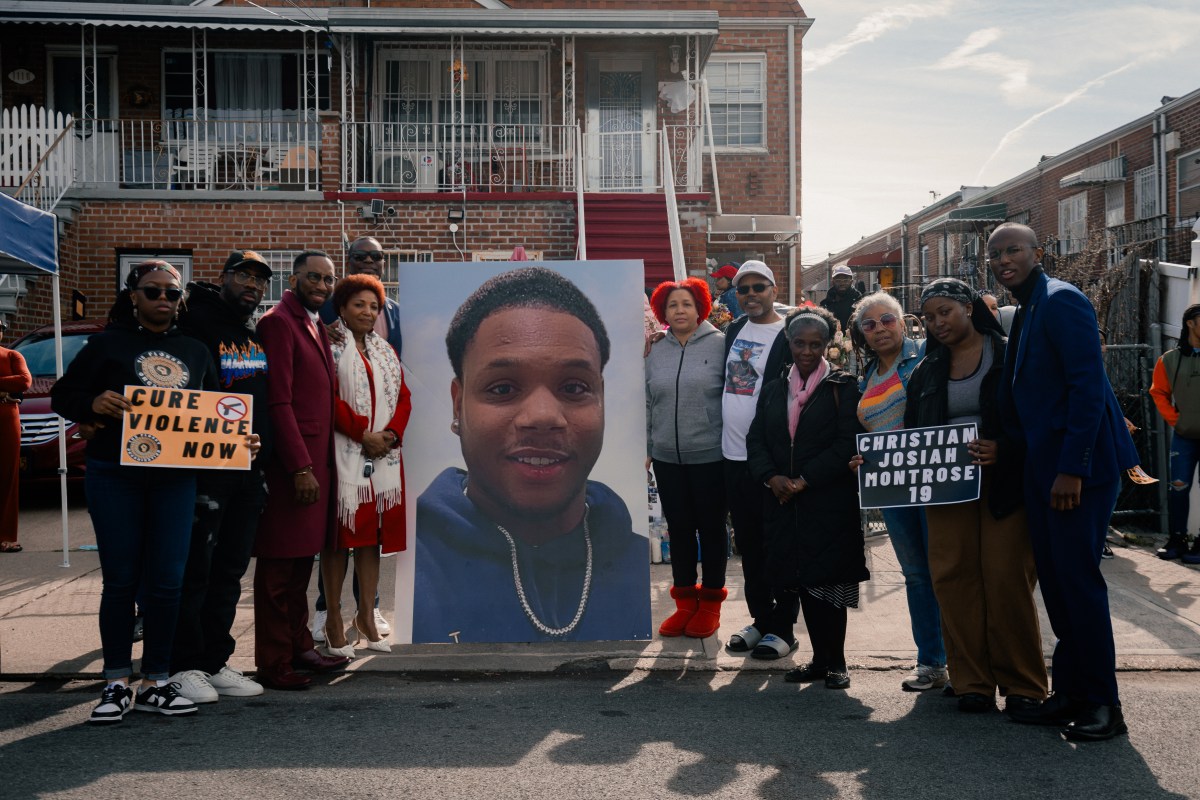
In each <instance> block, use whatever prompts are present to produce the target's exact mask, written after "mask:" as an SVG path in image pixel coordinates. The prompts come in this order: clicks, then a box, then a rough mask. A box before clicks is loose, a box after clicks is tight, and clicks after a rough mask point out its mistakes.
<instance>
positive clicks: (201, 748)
mask: <svg viewBox="0 0 1200 800" xmlns="http://www.w3.org/2000/svg"><path fill="white" fill-rule="evenodd" d="M852 674H853V681H854V683H853V686H852V687H851V688H850V690H849V691H848V692H836V691H830V690H827V689H825V688H824V686H823V685H821V684H816V685H811V686H796V685H792V684H786V683H784V682H783V680H782V677H781V673H780V672H772V673H766V672H750V671H745V670H743V671H720V672H715V673H714V672H695V671H691V672H680V673H672V672H666V671H661V670H656V671H649V670H635V671H631V672H630V671H607V670H604V671H597V672H592V673H581V674H562V675H544V674H543V675H521V674H512V673H508V674H503V675H499V674H491V675H489V674H481V673H471V674H461V675H454V674H423V675H415V674H404V673H401V674H382V673H359V674H354V675H344V676H340V677H335V678H332V679H330V680H328V681H323V682H322V683H321V684H320V685H318V686H316V687H314V688H313V689H311V690H309V691H305V692H296V693H283V692H268V693H267V694H265V695H263V696H261V697H257V698H248V699H228V698H227V699H223V700H222V701H221V702H220V703H218V704H216V705H211V706H206V707H204V708H203V709H202V711H201V712H200V714H198V715H197V716H195V717H192V718H184V719H168V718H165V717H161V716H158V715H156V714H149V713H144V712H142V713H139V712H131V713H130V715H129V717H128V718H126V720H125V721H124V722H123V723H121V724H119V725H115V726H111V727H107V728H97V727H94V726H89V725H87V724H85V723H84V720H85V719H86V717H87V715H88V713H89V711H90V709H91V707H92V705H93V704H94V703H95V701H96V698H97V696H98V691H99V686H100V684H99V683H98V682H94V681H92V682H83V681H72V682H62V681H52V680H42V681H37V682H32V683H3V684H0V775H2V776H3V778H2V783H0V797H4V798H6V800H23V799H24V798H41V797H54V798H87V800H103V799H104V798H128V799H129V800H135V799H136V798H143V797H144V798H156V799H159V798H163V797H179V798H189V800H190V799H191V798H220V800H229V798H261V800H271V799H272V798H289V800H292V799H294V798H307V797H320V798H330V799H331V800H332V799H334V798H408V797H413V798H481V797H489V798H492V797H494V798H556V800H557V799H558V798H572V800H586V799H587V798H613V797H617V798H623V799H624V798H628V799H629V800H639V799H640V798H671V797H736V798H743V797H744V798H766V799H767V800H785V798H786V800H795V799H796V798H803V799H804V800H821V799H822V798H887V799H888V800H891V799H892V798H975V797H980V798H982V797H987V798H994V799H996V800H1004V799H1005V798H1021V800H1033V798H1055V799H1056V800H1057V799H1059V798H1081V799H1082V800H1103V799H1104V798H1136V799H1138V800H1141V799H1142V798H1194V797H1200V760H1198V754H1200V750H1198V748H1197V744H1198V739H1197V734H1198V731H1200V726H1198V725H1197V723H1196V719H1197V703H1196V697H1197V696H1200V673H1196V672H1132V673H1125V674H1122V676H1121V682H1122V693H1123V701H1124V703H1125V706H1126V709H1127V711H1128V721H1129V727H1130V735H1129V736H1128V737H1121V738H1118V739H1116V740H1114V741H1111V742H1105V743H1096V744H1087V745H1075V744H1071V743H1069V742H1066V741H1065V740H1063V739H1061V738H1060V737H1059V736H1058V734H1057V733H1056V732H1055V731H1054V730H1053V729H1047V728H1030V727H1026V726H1021V725H1016V724H1014V723H1011V722H1009V721H1008V720H1007V719H1006V718H1005V717H1003V716H1002V715H1001V714H998V713H995V714H989V715H984V716H973V715H966V714H962V713H960V712H958V711H957V709H956V704H955V702H954V701H953V700H951V699H947V698H944V697H942V696H940V693H937V692H933V693H927V694H922V695H917V694H909V693H904V692H901V691H900V690H899V683H900V680H901V678H902V677H903V675H904V673H903V672H902V671H898V670H854V671H853V673H852Z"/></svg>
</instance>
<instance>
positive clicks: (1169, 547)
mask: <svg viewBox="0 0 1200 800" xmlns="http://www.w3.org/2000/svg"><path fill="white" fill-rule="evenodd" d="M1187 546H1188V545H1187V536H1185V535H1184V534H1182V533H1172V534H1171V535H1170V536H1169V537H1168V538H1167V543H1166V544H1165V545H1163V546H1162V547H1160V548H1158V557H1159V558H1161V559H1163V560H1164V561H1174V560H1175V559H1177V558H1179V557H1180V556H1182V555H1183V554H1184V553H1186V552H1187Z"/></svg>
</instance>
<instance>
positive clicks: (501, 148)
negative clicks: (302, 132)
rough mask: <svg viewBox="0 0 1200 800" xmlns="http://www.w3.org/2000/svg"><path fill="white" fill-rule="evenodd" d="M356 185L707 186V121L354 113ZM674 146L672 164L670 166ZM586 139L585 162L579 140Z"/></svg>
mask: <svg viewBox="0 0 1200 800" xmlns="http://www.w3.org/2000/svg"><path fill="white" fill-rule="evenodd" d="M342 133H343V135H342V143H343V147H344V148H345V149H346V153H345V173H344V174H345V178H344V185H345V189H346V190H347V191H363V190H365V191H386V192H448V191H461V190H463V189H464V188H465V189H466V190H467V191H478V192H528V191H554V192H573V191H575V190H576V189H577V188H578V184H577V179H580V180H582V184H583V188H584V190H585V191H597V192H598V191H619V192H658V191H662V189H663V186H662V177H661V176H663V175H664V174H674V175H675V189H676V191H698V190H699V187H700V185H701V181H702V176H703V170H702V164H701V160H700V149H699V142H700V136H699V129H698V128H696V127H694V126H693V127H687V126H667V127H665V128H664V129H662V130H658V131H647V132H642V131H633V132H625V131H619V132H600V133H583V134H581V135H580V136H579V137H578V138H577V135H576V134H577V129H576V127H575V126H573V125H486V124H477V125H472V124H454V123H446V124H434V123H401V122H353V123H346V124H345V125H343V131H342ZM663 137H666V142H667V144H668V147H667V148H665V152H666V153H667V154H669V157H670V158H671V160H672V164H671V167H672V169H671V171H670V172H668V171H666V170H664V169H663V168H662V164H661V157H662V154H663V153H664V148H663V147H662V143H663ZM577 141H578V142H582V147H583V153H582V155H583V158H582V159H580V162H581V163H582V171H581V173H580V172H577V167H576V164H577V161H576V151H575V148H576V147H577V146H578V145H577V144H576V142H577Z"/></svg>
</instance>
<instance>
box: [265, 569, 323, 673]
mask: <svg viewBox="0 0 1200 800" xmlns="http://www.w3.org/2000/svg"><path fill="white" fill-rule="evenodd" d="M312 566H313V557H312V556H304V557H302V558H262V557H259V558H258V560H257V562H256V564H255V566H254V662H255V664H257V666H258V669H259V670H260V671H263V670H287V669H291V664H292V659H293V658H295V657H296V656H298V655H300V654H301V653H306V652H308V651H309V650H312V649H313V638H312V632H311V631H309V629H308V581H309V578H311V577H312Z"/></svg>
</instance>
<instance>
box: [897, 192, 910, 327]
mask: <svg viewBox="0 0 1200 800" xmlns="http://www.w3.org/2000/svg"><path fill="white" fill-rule="evenodd" d="M898 284H899V285H900V286H903V287H904V289H902V290H901V295H900V297H897V298H896V299H897V300H899V301H900V305H901V307H907V305H908V304H907V303H906V302H905V301H906V300H907V299H908V298H907V297H906V295H907V294H909V290H908V215H907V214H905V215H904V217H903V218H901V220H900V280H899V281H898Z"/></svg>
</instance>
